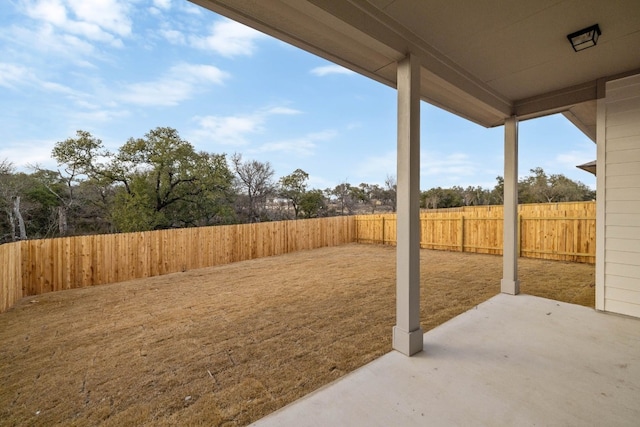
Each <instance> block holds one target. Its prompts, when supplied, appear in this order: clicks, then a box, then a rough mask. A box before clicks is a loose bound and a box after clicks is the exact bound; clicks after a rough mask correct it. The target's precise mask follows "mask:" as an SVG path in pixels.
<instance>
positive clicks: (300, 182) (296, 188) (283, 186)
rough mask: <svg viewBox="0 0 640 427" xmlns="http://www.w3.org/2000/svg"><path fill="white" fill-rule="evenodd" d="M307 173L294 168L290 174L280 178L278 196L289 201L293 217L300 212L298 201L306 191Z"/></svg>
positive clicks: (296, 216)
mask: <svg viewBox="0 0 640 427" xmlns="http://www.w3.org/2000/svg"><path fill="white" fill-rule="evenodd" d="M308 179H309V174H308V173H306V172H305V171H303V170H302V169H296V170H295V171H293V172H292V173H291V174H289V175H287V176H283V177H282V178H280V181H279V184H280V191H279V193H280V196H281V197H283V198H285V199H287V200H288V201H290V202H291V205H292V206H293V211H294V215H295V218H298V215H299V214H300V202H301V200H302V196H303V195H304V193H305V192H306V191H307V180H308Z"/></svg>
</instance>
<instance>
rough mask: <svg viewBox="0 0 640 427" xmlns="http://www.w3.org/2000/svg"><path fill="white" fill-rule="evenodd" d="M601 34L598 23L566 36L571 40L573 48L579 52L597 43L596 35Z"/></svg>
mask: <svg viewBox="0 0 640 427" xmlns="http://www.w3.org/2000/svg"><path fill="white" fill-rule="evenodd" d="M600 34H602V32H601V31H600V27H599V26H598V24H596V25H592V26H590V27H587V28H583V29H582V30H579V31H576V32H575V33H571V34H569V35H568V36H567V38H568V39H569V41H570V42H571V46H572V47H573V50H575V51H576V52H579V51H581V50H584V49H587V48H589V47H592V46H595V45H596V44H597V43H598V37H599V36H600Z"/></svg>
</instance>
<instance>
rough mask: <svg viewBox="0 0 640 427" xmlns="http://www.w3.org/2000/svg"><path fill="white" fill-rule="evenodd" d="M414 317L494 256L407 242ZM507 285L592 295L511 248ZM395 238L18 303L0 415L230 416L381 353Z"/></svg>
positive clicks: (456, 294)
mask: <svg viewBox="0 0 640 427" xmlns="http://www.w3.org/2000/svg"><path fill="white" fill-rule="evenodd" d="M421 263H422V270H421V271H422V272H421V282H422V304H421V309H422V319H423V323H422V326H423V328H424V329H425V330H428V329H431V328H433V327H435V326H437V325H439V324H441V323H443V322H445V321H447V320H448V319H450V318H452V317H454V316H456V315H458V314H460V313H462V312H464V311H466V310H468V309H470V308H472V307H474V306H475V305H477V304H479V303H481V302H482V301H485V300H486V299H488V298H490V297H491V296H493V295H495V294H497V293H498V292H499V290H500V285H499V283H500V278H501V276H502V273H501V272H502V258H501V257H497V256H491V255H475V254H461V253H454V252H437V251H428V250H423V251H422V252H421ZM520 279H521V289H522V292H523V293H528V294H533V295H538V296H543V297H546V298H554V299H558V300H562V301H566V302H570V303H576V304H582V305H586V306H591V307H593V305H594V294H595V292H594V268H593V266H590V265H585V264H573V263H563V262H556V261H541V260H533V259H520ZM394 323H395V248H393V247H385V246H368V245H356V244H352V245H345V246H340V247H334V248H324V249H317V250H313V251H304V252H298V253H293V254H289V255H284V256H278V257H270V258H262V259H256V260H251V261H246V262H240V263H236V264H230V265H225V266H220V267H212V268H205V269H200V270H193V271H188V272H185V273H176V274H171V275H166V276H160V277H153V278H148V279H140V280H133V281H129V282H123V283H117V284H112V285H103V286H99V287H94V288H84V289H75V290H69V291H63V292H55V293H50V294H45V295H40V296H37V297H29V298H24V299H23V300H21V301H20V302H19V303H18V304H17V305H16V306H15V307H14V308H13V309H11V310H9V311H8V312H6V313H3V314H1V315H0V383H1V384H2V387H0V425H3V426H4V425H7V426H8V425H29V426H38V425H41V426H48V425H53V424H57V423H61V424H65V425H73V426H90V425H91V426H93V425H102V426H127V425H135V426H166V425H167V426H168V425H178V424H179V425H194V426H195V425H207V426H212V425H225V426H237V425H246V424H249V423H250V422H252V421H255V420H257V419H259V418H261V417H263V416H264V415H266V414H268V413H270V412H272V411H274V410H276V409H278V408H280V407H282V406H284V405H286V404H288V403H290V402H292V401H294V400H296V399H298V398H300V397H301V396H303V395H305V394H307V393H309V392H311V391H313V390H315V389H317V388H319V387H321V386H322V385H324V384H327V383H329V382H331V381H333V380H335V379H337V378H339V377H340V376H342V375H344V374H345V373H347V372H349V371H352V370H354V369H356V368H358V367H360V366H362V365H364V364H365V363H367V362H369V361H371V360H373V359H375V358H377V357H379V356H381V355H382V354H384V353H386V352H388V351H390V350H391V328H392V326H393V325H394Z"/></svg>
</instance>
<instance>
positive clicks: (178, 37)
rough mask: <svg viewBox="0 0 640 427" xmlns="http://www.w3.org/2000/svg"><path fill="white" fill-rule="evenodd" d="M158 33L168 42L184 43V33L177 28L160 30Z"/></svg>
mask: <svg viewBox="0 0 640 427" xmlns="http://www.w3.org/2000/svg"><path fill="white" fill-rule="evenodd" d="M160 34H161V35H162V36H163V37H164V38H165V39H167V41H168V42H169V43H172V44H177V45H183V44H185V43H186V38H185V36H184V34H182V33H181V32H180V31H177V30H160Z"/></svg>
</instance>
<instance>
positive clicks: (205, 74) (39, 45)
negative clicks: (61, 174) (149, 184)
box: [0, 0, 596, 190]
mask: <svg viewBox="0 0 640 427" xmlns="http://www.w3.org/2000/svg"><path fill="white" fill-rule="evenodd" d="M0 9H1V12H2V13H0V111H2V113H1V114H0V128H1V129H2V131H3V132H2V138H0V160H3V159H5V158H6V159H8V160H9V161H11V162H13V163H14V164H15V165H16V166H18V167H19V168H21V169H22V170H28V169H26V168H27V167H28V165H33V164H38V165H40V166H43V167H48V168H55V167H56V164H55V161H53V160H52V159H51V158H50V153H51V149H52V148H53V146H54V144H55V143H56V142H57V141H62V140H65V139H67V138H69V137H73V136H74V135H75V132H76V130H79V129H82V130H86V131H89V132H91V133H92V134H93V135H94V136H95V137H97V138H99V139H101V140H102V141H103V143H104V144H105V146H106V147H108V148H110V149H112V150H115V149H116V148H117V147H119V146H120V145H122V144H123V143H124V142H125V141H126V140H127V139H129V138H131V137H134V138H138V137H142V136H144V134H145V133H147V132H148V131H149V130H151V129H154V128H156V127H158V126H168V127H173V128H175V129H177V130H178V131H179V133H180V135H181V136H182V138H183V139H186V140H188V141H189V142H191V143H192V144H193V145H194V146H195V147H196V148H197V149H199V150H205V151H208V152H212V153H227V155H228V157H230V156H231V155H232V154H233V153H240V154H242V156H243V158H244V159H245V160H258V161H261V162H269V163H271V165H272V167H273V169H274V170H275V178H276V179H277V178H279V177H281V176H284V175H288V174H290V173H291V172H293V171H294V170H295V169H297V168H300V169H302V170H304V171H306V172H307V173H308V174H309V176H310V179H309V186H310V187H311V188H319V189H325V188H330V187H334V186H336V185H337V184H340V183H342V182H348V183H350V184H352V185H358V184H360V183H361V182H366V183H369V184H380V185H382V184H383V183H384V181H385V179H386V178H387V176H395V174H396V171H395V167H396V163H395V149H396V126H395V123H396V122H395V121H396V93H395V90H393V89H391V88H389V87H386V86H383V85H381V84H380V83H376V82H374V81H372V80H369V79H367V78H365V77H362V76H360V75H358V74H355V73H352V72H350V71H348V70H345V69H344V68H341V67H338V66H335V65H333V64H332V63H330V62H328V61H325V60H323V59H321V58H318V57H315V56H313V55H311V54H309V53H306V52H304V51H301V50H299V49H297V48H295V47H292V46H290V45H287V44H285V43H283V42H280V41H278V40H275V39H273V38H270V37H267V36H265V35H262V34H260V33H258V32H256V31H254V30H251V29H249V28H247V27H244V26H242V25H239V24H237V23H234V22H232V21H229V20H227V19H225V18H223V17H221V16H218V15H216V14H214V13H212V12H210V11H208V10H204V9H202V8H200V7H198V6H196V5H193V4H191V3H189V2H187V1H186V0H92V1H86V0H4V1H3V4H2V6H0ZM421 106H422V110H421V116H422V119H421V138H422V144H421V188H422V190H427V189H429V188H432V187H438V186H440V187H451V186H454V185H460V186H463V187H466V186H469V185H473V186H478V185H480V186H482V187H485V188H493V186H494V185H495V183H496V181H495V178H496V176H498V175H502V174H503V170H502V168H503V163H502V153H503V128H502V127H500V128H494V129H485V128H483V127H481V126H478V125H476V124H473V123H471V122H469V121H466V120H464V119H461V118H458V117H456V116H454V115H452V114H449V113H447V112H444V111H442V110H439V109H437V108H435V107H432V106H430V105H428V104H425V103H422V104H421ZM519 135H520V146H519V152H520V157H519V159H520V160H519V162H520V175H521V176H523V175H527V174H528V173H529V170H530V169H532V168H534V167H538V166H539V167H542V168H543V169H544V170H545V171H546V172H547V173H549V174H551V173H556V174H564V175H566V176H568V177H569V178H571V179H574V180H577V181H581V182H583V183H585V184H587V185H588V186H590V187H591V188H595V177H593V176H592V175H590V174H588V173H586V172H584V171H581V170H579V169H577V168H576V165H578V164H581V163H585V162H588V161H591V160H594V159H595V158H596V146H595V144H594V143H593V142H592V141H591V140H589V139H588V138H587V137H586V136H584V135H583V134H582V133H581V132H580V131H579V130H578V129H576V128H575V127H574V126H573V125H571V124H570V123H569V122H568V121H567V120H566V119H565V118H564V117H562V116H551V117H546V118H542V119H537V120H531V121H526V122H521V123H520V128H519Z"/></svg>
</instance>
